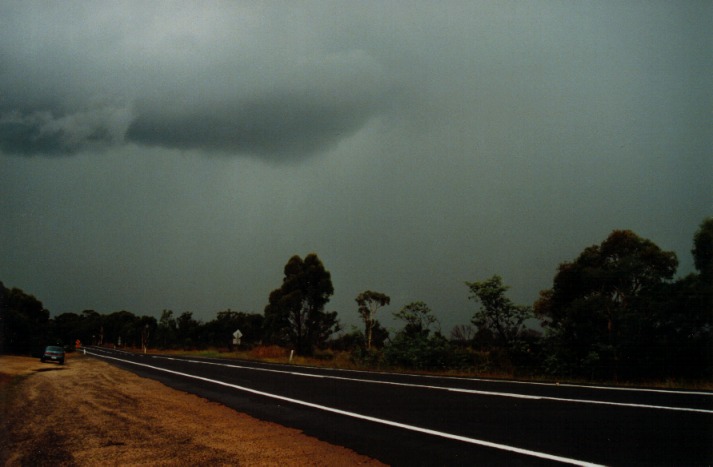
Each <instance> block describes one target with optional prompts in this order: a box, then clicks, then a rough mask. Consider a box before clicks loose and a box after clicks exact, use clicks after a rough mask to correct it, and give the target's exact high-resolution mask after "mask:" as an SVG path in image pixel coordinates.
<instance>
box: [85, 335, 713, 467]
mask: <svg viewBox="0 0 713 467" xmlns="http://www.w3.org/2000/svg"><path fill="white" fill-rule="evenodd" d="M87 354H88V355H93V356H96V357H98V358H101V359H104V360H106V361H108V362H110V363H113V364H115V365H117V366H120V367H122V368H124V369H127V370H130V371H132V372H134V373H137V374H139V375H141V376H145V377H149V378H153V379H157V380H159V381H161V382H163V383H165V384H166V385H168V386H171V387H174V388H177V389H180V390H184V391H187V392H191V393H194V394H198V395H200V396H202V397H205V398H207V399H210V400H213V401H217V402H220V403H222V404H224V405H226V406H228V407H232V408H234V409H236V410H238V411H240V412H244V413H247V414H250V415H252V416H255V417H256V418H260V419H263V420H268V421H273V422H276V423H279V424H281V425H285V426H290V427H294V428H298V429H300V430H302V431H304V432H305V433H306V434H308V435H311V436H314V437H317V438H319V439H322V440H325V441H328V442H331V443H333V444H339V445H342V446H346V447H348V448H350V449H353V450H354V451H357V452H359V453H362V454H365V455H368V456H371V457H374V458H376V459H379V460H381V461H383V462H385V463H388V464H392V465H555V464H559V465H562V464H570V465H647V466H651V465H712V464H713V393H712V392H705V391H671V390H646V389H622V388H610V387H601V386H594V385H592V386H575V385H565V384H562V385H556V384H543V383H526V382H512V381H497V380H487V379H475V378H447V377H428V376H418V375H402V374H390V373H387V374H384V373H370V372H359V371H345V370H330V369H322V368H311V367H297V366H294V365H277V364H264V363H256V362H247V361H237V360H220V359H208V358H183V357H168V356H151V355H137V354H130V353H126V352H120V351H111V350H106V349H99V348H89V349H87Z"/></svg>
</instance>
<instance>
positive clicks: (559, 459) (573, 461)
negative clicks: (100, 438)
mask: <svg viewBox="0 0 713 467" xmlns="http://www.w3.org/2000/svg"><path fill="white" fill-rule="evenodd" d="M87 353H88V354H89V355H94V356H97V357H99V358H108V359H111V360H117V361H120V362H124V363H129V364H131V365H137V366H142V367H146V368H151V369H153V370H157V371H163V372H166V373H171V374H175V375H179V376H184V377H187V378H193V379H197V380H201V381H205V382H208V383H213V384H218V385H221V386H225V387H229V388H232V389H237V390H239V391H245V392H249V393H251V394H256V395H259V396H265V397H270V398H272V399H278V400H282V401H285V402H290V403H293V404H298V405H303V406H305V407H311V408H314V409H318V410H323V411H326V412H331V413H336V414H339V415H345V416H347V417H352V418H356V419H360V420H366V421H369V422H374V423H379V424H382V425H387V426H392V427H396V428H402V429H405V430H410V431H415V432H418V433H424V434H427V435H432V436H438V437H441V438H447V439H452V440H456V441H462V442H465V443H469V444H475V445H478V446H484V447H489V448H494V449H499V450H502V451H509V452H513V453H517V454H522V455H525V456H531V457H537V458H540V459H547V460H551V461H555V462H561V463H565V464H571V465H580V466H590V467H599V464H593V463H591V462H586V461H581V460H578V459H571V458H569V457H562V456H556V455H553V454H547V453H545V452H538V451H531V450H529V449H522V448H518V447H515V446H508V445H506V444H499V443H492V442H490V441H484V440H480V439H475V438H468V437H466V436H460V435H455V434H452V433H446V432H443V431H437V430H431V429H428V428H423V427H418V426H414V425H407V424H404V423H399V422H394V421H391V420H385V419H382V418H376V417H371V416H368V415H362V414H358V413H355V412H348V411H345V410H340V409H335V408H333V407H328V406H325V405H319V404H314V403H312V402H307V401H303V400H299V399H292V398H289V397H284V396H280V395H277V394H272V393H269V392H264V391H258V390H256V389H251V388H247V387H244V386H238V385H236V384H230V383H226V382H224V381H219V380H215V379H210V378H204V377H202V376H197V375H191V374H189V373H182V372H179V371H174V370H169V369H166V368H161V367H157V366H153V365H148V364H146V363H138V362H133V361H131V360H124V359H121V358H116V357H111V356H108V355H101V354H97V353H93V352H91V351H89V352H87Z"/></svg>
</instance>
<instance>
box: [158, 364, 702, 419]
mask: <svg viewBox="0 0 713 467" xmlns="http://www.w3.org/2000/svg"><path fill="white" fill-rule="evenodd" d="M152 358H161V359H166V360H174V361H181V362H187V363H197V364H202V365H215V366H225V367H228V368H237V369H242V370H251V371H263V372H268V373H282V374H288V375H293V376H302V377H310V378H323V379H333V380H341V381H353V382H358V383H370V384H385V385H390V386H400V387H411V388H421V389H432V390H440V391H449V392H459V393H464V394H475V395H481V396H495V397H510V398H514V399H531V400H547V401H554V402H569V403H578V404H595V405H608V406H614V407H632V408H641V409H654V410H671V411H678V412H697V413H706V414H713V410H709V409H696V408H690V407H670V406H664V405H651V404H634V403H626V402H610V401H600V400H593V399H573V398H565V397H553V396H533V395H529V394H518V393H513V392H496V391H482V390H478V389H466V388H449V387H446V386H432V385H426V384H413V383H398V382H394V381H379V380H371V379H362V378H347V377H344V376H332V375H319V374H313V373H302V372H297V371H286V370H276V369H271V368H258V367H250V366H243V365H235V364H230V363H218V362H211V361H207V360H192V359H186V358H173V357H163V356H155V355H154V356H152ZM578 387H579V386H578Z"/></svg>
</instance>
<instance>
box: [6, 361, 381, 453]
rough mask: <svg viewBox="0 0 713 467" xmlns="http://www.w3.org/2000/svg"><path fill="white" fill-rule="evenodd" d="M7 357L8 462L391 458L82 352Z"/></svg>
mask: <svg viewBox="0 0 713 467" xmlns="http://www.w3.org/2000/svg"><path fill="white" fill-rule="evenodd" d="M67 357H68V358H67V363H66V364H65V365H57V364H50V363H41V362H39V360H37V359H34V358H27V357H15V356H4V355H0V410H1V413H2V417H1V419H0V465H5V466H20V465H35V466H42V465H52V466H70V465H99V464H101V465H122V466H124V465H162V466H172V465H300V466H301V465H304V466H334V465H374V466H375V465H383V464H381V463H379V462H378V461H376V460H374V459H370V458H368V457H364V456H361V455H358V454H356V453H354V452H353V451H350V450H348V449H346V448H344V447H341V446H334V445H331V444H328V443H325V442H323V441H320V440H318V439H315V438H311V437H308V436H306V435H304V434H303V433H301V432H300V431H298V430H295V429H291V428H285V427H282V426H280V425H276V424H273V423H269V422H263V421H260V420H257V419H254V418H252V417H249V416H247V415H245V414H241V413H238V412H236V411H234V410H232V409H230V408H227V407H225V406H223V405H220V404H217V403H214V402H210V401H208V400H206V399H202V398H200V397H198V396H194V395H192V394H187V393H183V392H180V391H176V390H174V389H171V388H168V387H166V386H164V385H163V384H161V383H159V382H157V381H153V380H150V379H146V378H141V377H139V376H137V375H135V374H133V373H130V372H127V371H124V370H120V369H118V368H116V367H113V366H111V365H109V364H107V363H105V362H102V361H100V360H96V359H93V358H90V357H87V356H84V355H81V354H68V356H67Z"/></svg>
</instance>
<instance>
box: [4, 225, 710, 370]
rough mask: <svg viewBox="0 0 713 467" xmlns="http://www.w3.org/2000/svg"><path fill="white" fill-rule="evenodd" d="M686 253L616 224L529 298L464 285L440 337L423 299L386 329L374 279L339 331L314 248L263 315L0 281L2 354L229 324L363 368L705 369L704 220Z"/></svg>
mask: <svg viewBox="0 0 713 467" xmlns="http://www.w3.org/2000/svg"><path fill="white" fill-rule="evenodd" d="M691 253H692V255H693V260H694V265H695V268H696V272H694V273H691V274H689V275H687V276H685V277H680V278H674V276H675V273H676V270H677V268H678V259H677V257H676V255H675V253H673V252H669V251H663V250H661V249H660V248H659V247H658V246H657V245H656V244H654V243H653V242H652V241H650V240H648V239H644V238H641V237H640V236H638V235H637V234H636V233H634V232H632V231H630V230H615V231H613V232H612V233H611V234H610V235H609V236H608V237H607V238H606V239H605V240H604V241H602V242H601V243H600V244H598V245H592V246H590V247H587V248H585V249H584V250H583V251H582V252H581V253H580V254H579V255H578V256H577V257H576V258H574V259H573V260H571V261H566V262H563V263H561V264H560V265H559V267H558V269H557V272H556V274H555V276H554V278H553V282H552V287H551V288H548V289H546V290H543V291H541V292H540V295H539V298H538V299H537V300H536V301H535V303H534V304H532V305H531V306H530V305H518V304H515V303H513V302H512V301H511V300H510V299H509V298H508V297H507V291H508V290H509V287H508V286H507V285H506V284H505V283H504V281H503V279H502V277H500V276H499V275H493V276H492V277H489V278H485V279H482V280H479V281H473V282H465V283H464V286H465V289H464V293H466V292H467V293H468V294H469V298H470V299H471V300H472V301H473V303H474V313H473V316H472V318H471V321H470V323H467V324H462V325H458V326H456V327H455V328H454V329H453V330H452V331H451V333H450V335H448V336H446V335H444V334H443V332H442V330H441V328H440V324H439V321H438V319H437V316H436V314H435V313H434V312H433V311H432V310H431V309H430V307H429V306H428V305H427V304H426V303H424V302H422V301H414V302H411V303H409V304H407V305H405V306H404V307H402V308H401V309H400V310H398V311H395V312H392V315H393V317H394V318H395V319H396V321H397V322H398V323H400V326H401V327H400V329H397V330H391V331H389V330H387V329H386V328H385V327H384V326H382V324H381V323H380V322H379V321H378V319H377V314H378V313H379V312H380V310H381V309H382V308H385V307H388V306H389V305H390V302H391V300H390V297H389V296H388V295H387V294H385V293H383V292H378V291H372V290H366V291H363V292H361V293H360V294H358V295H357V297H356V298H355V302H356V306H355V309H356V313H358V315H359V316H360V318H361V320H362V321H363V323H364V326H363V329H357V328H354V329H352V330H351V331H349V332H343V331H342V329H341V325H340V323H339V319H338V314H337V312H336V311H327V310H326V307H327V304H328V303H329V300H330V297H331V296H332V295H333V293H334V287H333V285H332V280H331V274H330V272H329V271H328V270H327V269H326V268H325V266H324V264H323V263H322V261H321V260H320V259H319V257H318V256H317V254H315V253H311V254H308V255H307V256H305V257H304V258H301V257H300V256H298V255H295V256H293V257H292V258H290V259H289V260H288V261H287V263H286V265H285V267H284V270H283V273H284V274H283V279H282V284H281V285H280V286H279V287H278V288H276V289H275V290H273V291H272V292H271V293H270V294H269V297H268V303H267V305H266V307H265V309H264V310H263V313H262V314H258V313H249V312H243V311H232V310H225V311H220V312H218V313H217V315H216V318H215V319H213V320H211V321H208V322H205V323H204V322H201V321H199V320H196V319H194V317H193V314H192V312H189V311H186V312H183V313H181V314H180V315H177V316H176V315H174V313H173V311H171V310H163V311H162V313H161V316H160V318H159V319H158V320H157V319H156V318H155V317H151V316H136V315H134V314H133V313H131V312H129V311H117V312H114V313H110V314H100V313H97V312H96V311H93V310H84V311H82V312H81V313H63V314H60V315H58V316H56V317H55V318H50V315H49V311H48V310H46V309H45V308H44V307H43V305H42V302H40V301H39V300H37V299H36V298H35V297H34V296H32V295H29V294H26V293H25V292H23V291H22V290H20V289H17V288H12V289H8V288H6V287H5V286H4V285H3V284H2V283H1V282H0V351H4V352H13V353H30V352H35V351H37V349H39V348H41V346H42V345H44V344H46V343H48V342H51V343H59V344H62V345H71V344H72V343H73V342H74V341H75V340H76V339H80V340H81V341H82V342H85V343H92V344H98V345H103V344H112V345H125V346H129V347H136V348H140V347H144V348H146V347H149V346H150V347H156V348H164V349H176V348H186V349H196V348H206V347H229V348H230V347H231V346H232V342H233V341H232V337H233V336H232V334H233V332H235V330H237V329H240V331H241V333H242V340H241V343H240V345H241V346H243V347H251V346H255V345H277V346H281V347H285V348H289V349H292V350H294V351H296V352H297V353H298V354H302V355H315V354H317V355H318V356H321V357H323V358H329V356H330V355H332V354H333V353H334V352H337V351H342V352H349V354H350V357H351V359H352V360H353V361H354V362H355V363H356V364H359V365H364V366H369V367H383V368H394V367H398V368H407V369H423V370H435V369H438V370H445V369H455V370H461V371H468V372H476V373H501V374H502V373H508V374H513V375H516V376H518V375H537V374H540V375H541V374H546V375H552V376H557V377H577V378H587V379H592V380H612V379H627V380H642V379H652V378H695V379H699V378H711V377H713V218H708V219H705V220H704V221H703V222H702V223H701V224H700V226H699V229H698V230H697V232H696V233H695V235H694V238H693V248H692V250H691ZM382 313H383V312H382ZM532 323H538V326H536V327H533V326H532ZM536 328H539V329H536Z"/></svg>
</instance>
